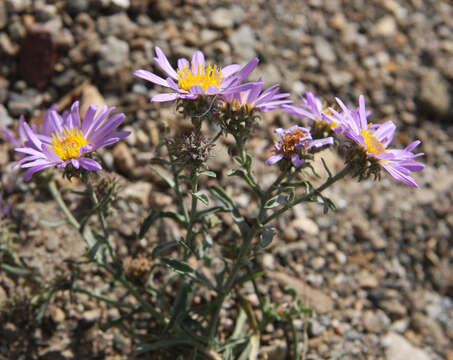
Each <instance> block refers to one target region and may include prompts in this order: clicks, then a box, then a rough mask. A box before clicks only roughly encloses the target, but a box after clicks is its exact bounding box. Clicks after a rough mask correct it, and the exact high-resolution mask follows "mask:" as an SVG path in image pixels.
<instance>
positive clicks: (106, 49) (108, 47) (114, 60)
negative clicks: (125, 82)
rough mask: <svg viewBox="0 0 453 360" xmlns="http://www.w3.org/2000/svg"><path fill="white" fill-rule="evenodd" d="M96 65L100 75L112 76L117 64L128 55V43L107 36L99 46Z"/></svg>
mask: <svg viewBox="0 0 453 360" xmlns="http://www.w3.org/2000/svg"><path fill="white" fill-rule="evenodd" d="M99 53H100V60H99V62H98V67H99V70H100V72H101V74H102V75H104V76H113V75H114V74H115V73H116V70H117V68H118V66H119V65H120V64H121V63H122V62H123V61H125V60H127V59H128V57H129V44H128V43H127V42H125V41H123V40H120V39H117V38H116V37H114V36H109V37H108V38H107V40H106V42H105V43H103V44H101V47H100V51H99Z"/></svg>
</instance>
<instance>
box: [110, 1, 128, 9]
mask: <svg viewBox="0 0 453 360" xmlns="http://www.w3.org/2000/svg"><path fill="white" fill-rule="evenodd" d="M111 2H112V5H113V6H116V7H117V8H119V9H122V10H127V9H129V6H131V2H130V0H111Z"/></svg>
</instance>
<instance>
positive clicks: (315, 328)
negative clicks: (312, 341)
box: [308, 319, 326, 337]
mask: <svg viewBox="0 0 453 360" xmlns="http://www.w3.org/2000/svg"><path fill="white" fill-rule="evenodd" d="M324 331H326V328H325V326H323V325H322V324H321V323H320V322H319V321H317V320H316V319H315V320H312V321H311V322H310V326H309V327H308V333H309V335H310V336H311V337H318V336H321V335H322V333H323V332H324Z"/></svg>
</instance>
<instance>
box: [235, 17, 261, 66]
mask: <svg viewBox="0 0 453 360" xmlns="http://www.w3.org/2000/svg"><path fill="white" fill-rule="evenodd" d="M228 40H229V41H230V43H231V46H232V47H233V50H234V51H235V52H236V53H237V54H238V55H239V56H240V57H241V58H242V59H243V60H246V61H247V60H251V59H252V58H254V57H255V56H256V53H255V45H256V38H255V33H254V32H253V30H252V28H251V27H250V26H249V25H246V24H244V25H242V26H241V27H239V28H238V29H237V30H235V31H233V32H232V33H231V34H230V36H229V38H228Z"/></svg>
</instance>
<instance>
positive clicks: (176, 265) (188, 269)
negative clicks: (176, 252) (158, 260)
mask: <svg viewBox="0 0 453 360" xmlns="http://www.w3.org/2000/svg"><path fill="white" fill-rule="evenodd" d="M162 262H164V263H165V264H167V265H168V266H170V267H171V268H173V269H174V270H176V271H178V272H181V273H184V274H185V273H190V274H193V273H195V270H194V268H192V266H190V265H189V264H187V263H185V262H183V261H178V260H174V259H162Z"/></svg>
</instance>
